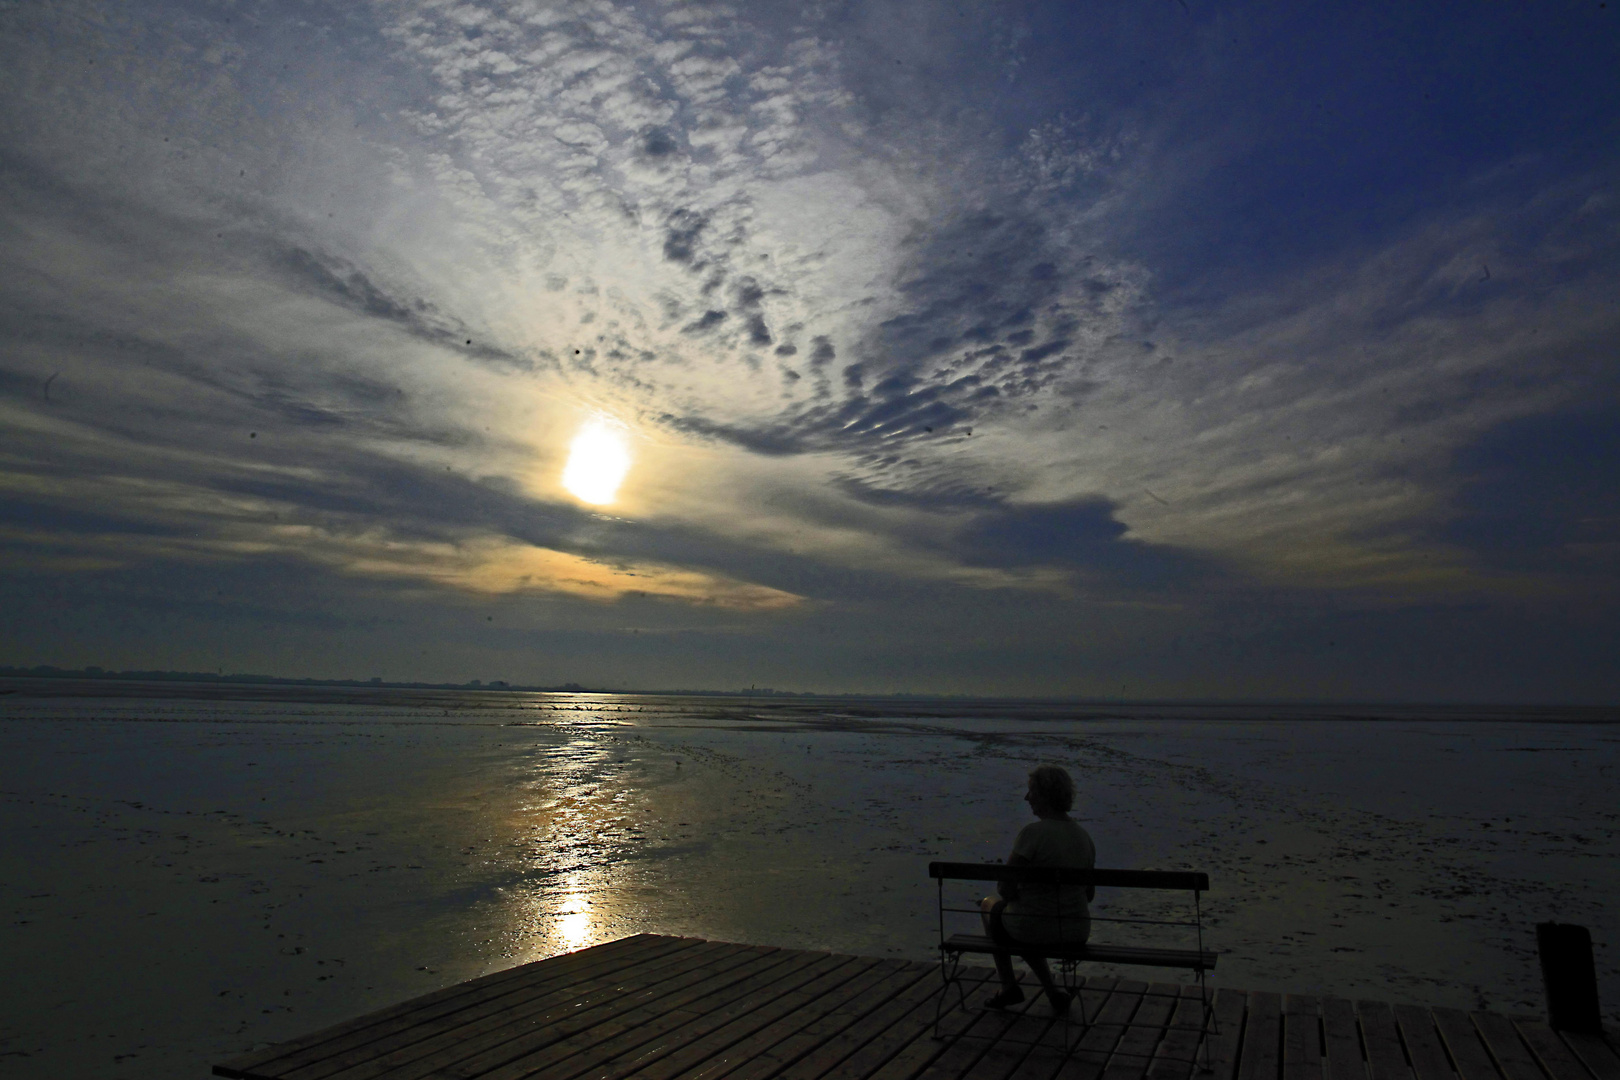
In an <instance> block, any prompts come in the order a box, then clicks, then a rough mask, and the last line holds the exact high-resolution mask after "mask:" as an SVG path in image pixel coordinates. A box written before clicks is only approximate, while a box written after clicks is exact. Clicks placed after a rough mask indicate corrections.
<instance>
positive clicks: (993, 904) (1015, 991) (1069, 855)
mask: <svg viewBox="0 0 1620 1080" xmlns="http://www.w3.org/2000/svg"><path fill="white" fill-rule="evenodd" d="M1024 801H1025V802H1027V803H1029V808H1030V810H1032V811H1033V812H1034V814H1035V817H1036V818H1037V820H1035V821H1032V822H1030V823H1029V824H1028V825H1025V826H1024V827H1023V828H1022V829H1021V830H1019V833H1018V839H1016V840H1014V841H1013V849H1012V855H1011V856H1009V857H1008V859H1007V865H1008V866H1063V867H1068V868H1070V869H1075V870H1090V869H1091V868H1092V867H1094V866H1096V865H1097V848H1096V846H1095V845H1094V844H1092V842H1091V835H1090V834H1089V833H1087V832H1086V830H1085V829H1083V828H1081V827H1080V823H1079V822H1078V821H1075V820H1073V819H1072V818H1070V817H1069V810H1070V808H1071V807H1073V806H1074V781H1073V780H1072V779H1070V777H1069V774H1068V773H1067V772H1066V771H1064V770H1063V769H1061V768H1059V767H1058V766H1056V765H1041V766H1039V767H1038V768H1036V769H1035V770H1034V771H1033V772H1031V773H1030V774H1029V790H1028V791H1027V792H1025V793H1024ZM996 891H997V892H999V893H1000V894H1001V895H1000V897H999V898H998V897H995V896H987V897H985V898H984V900H983V901H981V902H980V905H979V906H980V909H981V911H982V912H983V918H984V928H985V933H987V934H989V935H990V938H991V940H992V941H994V942H995V943H996V944H998V945H1003V946H1005V948H1003V949H999V950H997V951H996V952H995V953H994V954H993V955H994V957H995V961H996V971H997V972H998V973H999V974H1000V975H1001V993H999V994H997V995H996V996H995V997H993V998H991V999H990V1000H989V1001H988V1002H987V1004H988V1005H989V1006H990V1007H991V1008H992V1009H1005V1008H1006V1007H1007V1006H1009V1005H1016V1004H1017V1003H1018V1002H1020V1001H1023V1000H1024V991H1023V990H1022V989H1020V988H1019V986H1018V979H1017V977H1016V976H1015V975H1014V974H1013V967H1012V954H1013V953H1018V954H1019V955H1021V956H1023V957H1024V963H1026V964H1028V965H1029V969H1030V970H1031V971H1033V972H1034V973H1035V978H1037V979H1039V980H1040V983H1041V987H1042V988H1043V989H1044V990H1045V991H1046V997H1047V1000H1048V1001H1050V1002H1051V1003H1052V1008H1053V1010H1055V1011H1057V1012H1063V1011H1064V1010H1066V1009H1067V1008H1068V1007H1069V997H1070V995H1069V994H1068V993H1067V992H1065V991H1063V990H1060V989H1059V988H1058V986H1057V984H1056V983H1054V982H1053V981H1052V972H1051V970H1050V969H1049V968H1048V967H1047V966H1046V959H1045V958H1044V957H1041V956H1029V955H1025V954H1024V953H1023V952H1022V951H1021V950H1020V949H1019V948H1018V946H1019V943H1020V942H1027V943H1031V944H1036V943H1039V944H1051V943H1054V942H1064V943H1068V944H1079V943H1081V942H1084V941H1085V940H1086V938H1088V937H1090V936H1091V912H1090V910H1089V909H1088V908H1087V906H1086V904H1087V901H1089V900H1091V899H1092V897H1093V896H1094V895H1095V894H1096V890H1095V889H1094V888H1092V887H1091V886H1089V885H1087V886H1085V887H1083V888H1082V887H1081V886H1079V885H1064V886H1059V885H1046V884H1041V883H1038V882H1027V883H1024V884H1015V883H1013V882H1009V881H1003V882H1002V883H1001V884H1000V885H999V886H998V887H997V890H996Z"/></svg>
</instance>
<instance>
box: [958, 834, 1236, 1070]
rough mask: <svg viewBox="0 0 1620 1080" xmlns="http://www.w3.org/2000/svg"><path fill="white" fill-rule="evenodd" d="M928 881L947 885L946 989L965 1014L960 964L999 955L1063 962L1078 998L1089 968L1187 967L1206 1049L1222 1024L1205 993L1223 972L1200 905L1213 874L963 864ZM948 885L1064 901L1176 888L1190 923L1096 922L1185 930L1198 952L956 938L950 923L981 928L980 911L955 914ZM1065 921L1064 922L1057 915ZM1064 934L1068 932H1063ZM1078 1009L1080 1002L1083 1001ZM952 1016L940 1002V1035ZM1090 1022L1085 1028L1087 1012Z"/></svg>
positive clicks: (1094, 918)
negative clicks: (1055, 895) (1067, 894)
mask: <svg viewBox="0 0 1620 1080" xmlns="http://www.w3.org/2000/svg"><path fill="white" fill-rule="evenodd" d="M928 876H929V877H931V878H933V879H934V880H935V881H936V882H938V884H939V951H940V972H941V974H942V975H943V977H944V979H945V983H946V988H947V991H948V990H949V988H950V987H951V986H952V985H955V986H956V988H957V997H958V998H959V999H960V1001H961V1003H962V1005H963V1007H964V1008H965V1007H966V994H965V993H964V992H963V990H962V987H961V982H960V979H961V970H960V965H961V961H962V957H963V956H964V955H966V954H970V953H978V954H990V953H996V952H1003V951H1006V952H1012V953H1014V954H1015V955H1019V956H1039V957H1042V958H1044V959H1046V960H1055V961H1057V963H1058V967H1059V970H1060V972H1061V973H1062V975H1061V977H1062V980H1063V984H1064V988H1065V989H1067V990H1069V991H1070V992H1071V993H1072V992H1074V991H1075V990H1076V989H1077V986H1078V984H1077V981H1076V978H1075V972H1076V969H1077V968H1078V966H1079V965H1080V964H1082V963H1087V962H1092V963H1108V964H1136V965H1142V966H1146V967H1168V968H1183V969H1185V970H1188V971H1191V972H1193V973H1194V974H1195V975H1196V976H1197V977H1198V987H1199V992H1200V994H1201V996H1202V997H1203V999H1204V1024H1203V1028H1204V1029H1205V1030H1204V1031H1201V1032H1200V1034H1199V1044H1200V1046H1202V1044H1203V1042H1204V1039H1205V1036H1206V1035H1207V1034H1208V1033H1209V1031H1210V1030H1211V1024H1212V1021H1213V1019H1214V1009H1213V1005H1212V1003H1211V1001H1210V994H1209V992H1208V989H1207V987H1206V986H1205V981H1204V980H1205V975H1206V973H1208V972H1209V971H1211V970H1212V969H1213V968H1214V967H1215V961H1216V959H1217V958H1218V954H1217V953H1216V952H1214V951H1213V950H1210V949H1206V948H1204V920H1203V909H1202V906H1201V902H1200V898H1201V896H1202V894H1203V893H1205V892H1208V891H1209V875H1208V874H1201V873H1196V872H1193V871H1186V870H1074V869H1069V868H1066V867H1056V866H1031V865H1019V866H1007V865H1004V864H1002V863H958V862H931V863H929V864H928ZM947 881H990V882H998V883H999V882H1003V881H1006V882H1015V883H1017V884H1020V885H1022V884H1026V883H1028V884H1036V883H1040V884H1048V885H1056V886H1057V887H1058V889H1059V896H1060V897H1061V895H1062V890H1064V889H1068V888H1075V889H1085V888H1094V887H1096V886H1104V887H1107V888H1119V889H1172V890H1180V891H1184V892H1188V893H1190V894H1191V900H1192V911H1191V918H1189V919H1185V920H1179V921H1178V920H1164V919H1122V918H1108V917H1105V916H1099V915H1092V916H1091V921H1092V922H1093V923H1099V922H1111V923H1131V924H1136V925H1149V926H1172V927H1183V928H1185V929H1187V930H1189V931H1191V932H1192V934H1193V936H1194V939H1195V941H1196V946H1195V947H1194V948H1191V949H1167V948H1150V947H1146V946H1137V945H1112V944H1094V943H1092V942H1090V941H1087V942H1085V943H1083V944H1069V943H1064V942H1050V943H1044V942H1042V943H1037V942H1022V941H1021V942H1018V943H1017V945H1016V946H1015V947H1014V948H1012V949H1007V948H1005V947H1004V946H1002V945H998V944H997V943H996V942H995V941H993V940H991V938H990V937H989V936H988V935H986V934H983V933H950V934H948V933H947V932H946V925H945V916H946V915H947V914H948V913H950V914H963V915H967V914H971V915H973V916H974V917H975V918H974V921H975V922H978V915H979V908H978V907H976V906H975V907H972V908H964V907H950V906H948V905H947V903H946V898H945V882H947ZM1053 918H1054V919H1055V920H1057V921H1059V922H1061V916H1053ZM1060 933H1061V930H1060ZM1075 1000H1076V1002H1078V1001H1079V1000H1080V999H1079V998H1078V996H1076V998H1075ZM945 1011H947V1007H946V1005H945V996H944V995H942V997H941V999H940V1007H939V1009H938V1010H937V1011H936V1013H935V1017H934V1026H935V1032H936V1034H937V1033H938V1030H939V1021H940V1017H941V1016H942V1015H943V1014H944V1012H945ZM1081 1019H1082V1023H1084V1022H1085V1018H1084V1010H1083V1009H1082V1017H1081Z"/></svg>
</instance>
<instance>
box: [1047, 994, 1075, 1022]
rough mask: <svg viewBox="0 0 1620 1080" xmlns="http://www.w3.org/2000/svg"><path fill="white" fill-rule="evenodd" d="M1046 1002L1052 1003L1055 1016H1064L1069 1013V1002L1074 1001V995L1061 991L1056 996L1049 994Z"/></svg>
mask: <svg viewBox="0 0 1620 1080" xmlns="http://www.w3.org/2000/svg"><path fill="white" fill-rule="evenodd" d="M1046 1000H1047V1001H1050V1002H1051V1003H1052V1012H1053V1014H1054V1015H1057V1016H1062V1015H1063V1014H1064V1013H1066V1012H1068V1011H1069V1002H1071V1001H1073V1000H1074V995H1073V994H1071V993H1068V992H1067V991H1064V990H1059V991H1058V992H1057V993H1055V994H1047V995H1046Z"/></svg>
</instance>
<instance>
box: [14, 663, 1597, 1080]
mask: <svg viewBox="0 0 1620 1080" xmlns="http://www.w3.org/2000/svg"><path fill="white" fill-rule="evenodd" d="M43 689H45V690H48V691H50V692H51V694H52V695H53V696H38V695H35V694H29V693H18V694H10V695H6V696H4V697H0V828H3V829H4V831H5V835H6V836H7V837H8V844H7V845H6V849H5V854H4V855H3V856H0V911H3V913H4V919H3V923H0V943H3V947H0V956H3V959H4V960H5V962H6V966H7V968H8V969H9V970H10V971H11V972H13V973H14V975H13V977H12V978H11V979H9V980H7V982H6V984H5V985H4V988H3V989H0V1017H3V1019H0V1055H3V1056H0V1070H3V1071H4V1072H5V1074H6V1075H8V1076H17V1077H47V1076H49V1077H60V1076H76V1075H92V1074H93V1075H98V1076H112V1077H131V1078H135V1077H185V1076H198V1077H201V1076H205V1075H207V1071H208V1068H207V1067H208V1064H209V1063H210V1062H211V1061H214V1060H219V1059H221V1058H223V1057H228V1056H231V1055H232V1054H235V1053H238V1052H240V1051H241V1050H244V1049H246V1048H249V1047H251V1046H253V1045H256V1044H259V1043H263V1042H269V1041H276V1040H280V1039H284V1038H288V1037H291V1036H293V1035H297V1034H300V1033H302V1032H305V1031H308V1030H311V1029H314V1028H317V1027H320V1026H322V1025H325V1024H327V1023H331V1022H334V1021H336V1020H339V1019H342V1018H344V1017H347V1016H350V1015H353V1014H355V1013H359V1012H363V1011H366V1010H368V1009H372V1008H376V1007H379V1006H382V1005H385V1004H389V1003H391V1002H394V1001H398V1000H400V999H403V998H406V997H410V996H413V995H415V994H419V993H425V992H427V991H429V990H432V989H436V988H438V987H440V986H444V985H447V984H449V983H453V982H457V981H460V980H463V979H466V978H471V977H473V976H476V975H478V974H481V973H483V972H485V971H489V970H493V969H497V968H501V967H506V966H509V965H511V964H514V963H519V962H523V961H527V960H531V959H538V958H540V957H544V956H548V955H552V954H554V953H556V952H558V951H562V950H566V949H571V948H577V947H580V946H583V945H588V944H593V943H596V942H599V941H604V940H609V939H612V938H615V937H619V936H622V935H624V934H628V933H635V932H639V931H643V930H645V931H654V932H659V933H673V934H692V935H697V936H702V937H709V938H717V939H727V940H735V941H748V942H755V943H765V944H780V945H788V946H796V947H808V948H824V949H833V950H837V951H840V952H852V953H861V954H867V955H898V956H907V957H914V958H919V959H927V958H929V957H930V956H931V955H932V946H933V942H934V940H935V921H934V919H935V915H934V886H933V883H932V882H931V881H929V880H928V878H927V877H926V874H925V865H926V863H927V861H928V860H929V859H931V858H953V859H993V858H1000V857H1004V856H1005V854H1006V849H1007V848H1008V847H1009V846H1010V842H1011V838H1012V835H1013V834H1014V833H1015V832H1016V830H1017V828H1018V827H1019V826H1020V825H1021V824H1022V823H1023V821H1024V820H1025V816H1024V815H1025V813H1026V811H1025V808H1024V807H1023V805H1022V804H1021V803H1020V802H1019V795H1020V793H1021V791H1022V777H1023V774H1024V773H1025V772H1026V771H1027V770H1028V768H1029V767H1030V766H1031V765H1032V764H1034V763H1036V762H1041V761H1055V762H1058V763H1061V764H1064V765H1066V766H1067V767H1069V768H1070V769H1071V771H1072V772H1073V773H1074V775H1075V777H1076V780H1077V781H1078V782H1079V785H1080V788H1081V801H1080V805H1079V806H1077V813H1076V816H1078V817H1080V818H1081V819H1082V820H1083V821H1084V822H1085V823H1086V825H1087V827H1088V828H1089V829H1090V830H1091V832H1092V834H1093V836H1094V837H1095V838H1096V841H1097V847H1098V851H1099V861H1100V863H1102V864H1104V865H1111V866H1139V867H1154V868H1163V869H1173V868H1194V869H1202V870H1205V871H1208V872H1209V874H1210V876H1211V878H1212V883H1213V890H1212V893H1211V895H1210V896H1209V897H1208V898H1207V901H1206V905H1205V915H1206V926H1207V928H1208V930H1207V941H1208V942H1209V944H1211V945H1212V946H1213V947H1215V948H1216V949H1219V950H1220V951H1222V952H1223V953H1224V954H1225V955H1223V957H1222V960H1221V964H1220V968H1219V969H1218V972H1217V975H1216V982H1217V984H1223V985H1230V986H1242V987H1247V988H1259V989H1288V990H1295V991H1300V992H1311V993H1333V994H1343V995H1350V996H1365V997H1374V998H1380V999H1385V1000H1393V1001H1411V1002H1419V1003H1427V1004H1448V1005H1458V1006H1464V1007H1486V1008H1492V1009H1499V1010H1505V1011H1528V1012H1539V1011H1541V1008H1542V1006H1541V993H1540V987H1539V976H1538V973H1537V968H1536V963H1535V954H1534V934H1533V926H1534V923H1536V922H1537V921H1542V920H1545V919H1549V918H1557V919H1560V920H1564V921H1570V922H1579V923H1584V924H1586V925H1587V926H1589V927H1591V929H1592V931H1593V936H1594V938H1595V939H1597V941H1598V942H1599V951H1598V967H1599V971H1600V975H1599V978H1600V984H1601V990H1602V994H1603V999H1604V1003H1605V1011H1606V1013H1607V1014H1608V1015H1609V1016H1610V1017H1616V1016H1620V1009H1617V1008H1616V1006H1620V970H1617V968H1620V952H1617V951H1616V950H1614V949H1613V948H1612V944H1613V942H1614V941H1615V938H1616V930H1617V929H1620V927H1617V926H1616V925H1615V923H1616V920H1615V917H1614V916H1613V915H1612V914H1607V913H1606V912H1605V903H1606V901H1607V899H1608V898H1609V897H1611V896H1612V895H1613V894H1614V893H1615V891H1616V886H1617V885H1620V862H1617V861H1616V858H1615V856H1616V854H1620V771H1617V769H1616V766H1617V765H1620V727H1617V726H1615V724H1613V723H1611V722H1603V721H1604V720H1605V719H1606V717H1605V716H1604V714H1601V713H1592V712H1579V713H1576V712H1571V713H1552V712H1540V713H1535V714H1519V713H1513V712H1511V711H1505V710H1502V711H1496V712H1494V713H1491V714H1489V715H1482V714H1481V713H1480V712H1479V711H1478V710H1475V711H1473V712H1470V711H1467V710H1395V709H1355V710H1345V709H1306V708H1297V709H1270V710H1260V709H1255V708H1204V709H1193V708H1175V707H1137V708H1131V709H1122V708H1104V707H1095V708H1078V707H1073V706H1061V705H1050V706H1031V705H1026V704H1019V705H1007V704H1005V703H1001V704H997V703H968V702H951V703H948V704H947V703H939V702H911V703H901V702H863V703H850V702H814V701H804V700H793V699H774V700H753V701H739V700H736V699H713V698H697V699H678V698H647V697H627V696H613V695H518V694H478V693H466V694H457V693H440V694H431V695H426V696H424V695H423V694H420V693H417V694H411V695H402V694H397V693H396V694H390V693H389V692H364V691H362V692H358V693H354V692H345V693H343V694H322V693H319V692H315V693H309V692H304V691H297V692H295V693H293V694H288V693H278V692H275V691H268V690H267V691H265V692H263V693H259V692H257V691H255V692H254V696H257V697H258V698H259V700H250V701H244V700H220V699H216V698H214V697H212V695H200V696H194V697H191V698H189V699H180V698H177V697H175V696H174V692H173V691H172V689H171V690H170V692H169V693H168V694H167V695H165V694H164V693H163V692H162V688H156V689H153V690H152V691H151V694H150V696H122V697H73V696H67V695H69V694H71V693H72V692H74V688H72V687H68V686H56V687H48V688H43ZM92 689H95V690H98V691H103V692H104V691H105V690H106V689H107V688H92ZM115 689H116V688H115ZM210 689H211V690H212V689H213V688H210ZM213 692H214V693H218V692H225V693H234V694H236V695H238V696H241V695H242V694H243V691H242V689H241V688H221V690H219V691H213ZM1607 906H1608V908H1609V910H1610V911H1612V910H1613V905H1612V904H1608V905H1607ZM1096 910H1097V911H1098V913H1099V914H1113V915H1120V914H1130V913H1143V912H1148V911H1152V910H1156V909H1153V908H1149V907H1146V906H1143V904H1142V900H1141V897H1139V896H1138V897H1132V896H1129V895H1128V894H1117V895H1114V896H1108V895H1106V894H1105V895H1103V896H1101V897H1099V904H1098V906H1097V909H1096ZM1109 932H1115V933H1119V931H1110V929H1108V928H1107V927H1105V926H1103V925H1099V929H1098V938H1099V940H1101V939H1103V938H1104V937H1105V935H1106V934H1107V933H1109ZM1120 936H1121V937H1124V936H1126V935H1125V934H1123V933H1121V934H1120ZM1129 936H1130V938H1131V939H1132V940H1136V939H1138V938H1139V937H1140V936H1141V935H1140V933H1139V932H1135V933H1131V934H1130V935H1129Z"/></svg>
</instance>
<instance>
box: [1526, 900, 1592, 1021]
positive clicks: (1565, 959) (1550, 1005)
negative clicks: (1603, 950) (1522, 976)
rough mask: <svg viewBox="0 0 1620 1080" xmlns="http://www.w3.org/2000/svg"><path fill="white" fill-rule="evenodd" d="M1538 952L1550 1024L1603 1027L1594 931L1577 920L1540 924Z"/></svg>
mask: <svg viewBox="0 0 1620 1080" xmlns="http://www.w3.org/2000/svg"><path fill="white" fill-rule="evenodd" d="M1536 952H1537V953H1539V954H1540V955H1541V982H1542V985H1543V986H1544V987H1545V988H1546V991H1547V1026H1548V1027H1551V1028H1555V1029H1557V1030H1561V1031H1586V1032H1590V1033H1592V1034H1594V1035H1597V1034H1601V1033H1602V1031H1603V1018H1602V1013H1601V1011H1600V1010H1599V1008H1598V992H1597V968H1596V966H1595V965H1594V964H1593V963H1592V935H1591V934H1590V933H1589V932H1588V931H1587V929H1586V927H1584V926H1576V925H1574V924H1573V923H1555V922H1544V923H1537V924H1536Z"/></svg>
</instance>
